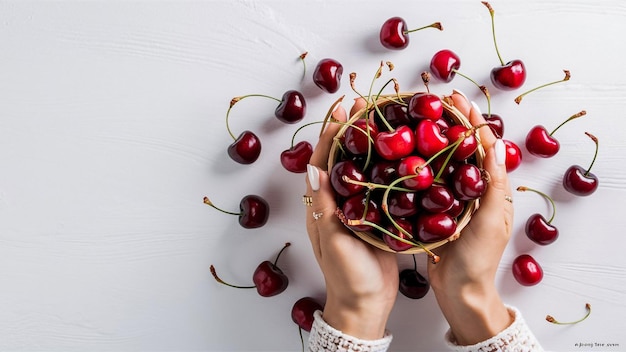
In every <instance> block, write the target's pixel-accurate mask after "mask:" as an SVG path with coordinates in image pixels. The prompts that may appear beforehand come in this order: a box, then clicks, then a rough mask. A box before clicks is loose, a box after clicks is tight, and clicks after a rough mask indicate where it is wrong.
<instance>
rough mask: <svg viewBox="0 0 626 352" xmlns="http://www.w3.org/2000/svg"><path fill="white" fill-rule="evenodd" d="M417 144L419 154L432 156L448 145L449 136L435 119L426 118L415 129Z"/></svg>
mask: <svg viewBox="0 0 626 352" xmlns="http://www.w3.org/2000/svg"><path fill="white" fill-rule="evenodd" d="M415 144H416V149H417V152H418V153H419V154H421V155H422V156H424V157H427V158H430V157H431V156H433V155H435V154H437V153H438V152H440V151H441V150H442V149H443V148H445V147H447V146H448V138H447V137H446V136H445V135H444V134H443V133H441V130H440V127H439V125H438V124H437V123H436V122H435V121H433V120H428V119H424V120H421V121H420V122H419V124H418V125H417V128H416V129H415Z"/></svg>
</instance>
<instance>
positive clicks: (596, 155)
mask: <svg viewBox="0 0 626 352" xmlns="http://www.w3.org/2000/svg"><path fill="white" fill-rule="evenodd" d="M585 134H586V135H587V137H589V138H591V140H592V141H593V142H594V143H595V144H596V151H595V153H594V154H593V160H592V161H591V165H589V168H588V169H587V171H585V177H587V176H588V175H589V172H590V171H591V168H592V167H593V164H594V163H595V162H596V158H597V157H598V148H599V145H598V138H597V137H596V136H594V135H592V134H591V133H589V132H585Z"/></svg>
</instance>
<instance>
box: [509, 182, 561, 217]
mask: <svg viewBox="0 0 626 352" xmlns="http://www.w3.org/2000/svg"><path fill="white" fill-rule="evenodd" d="M517 190H518V191H519V192H526V191H531V192H535V193H537V194H539V195H541V196H543V197H544V198H545V199H547V200H548V201H550V204H552V216H551V217H550V219H549V220H548V224H551V223H552V220H554V217H555V216H556V205H555V204H554V200H553V199H552V197H550V196H549V195H547V194H545V193H543V192H541V191H538V190H536V189H532V188H529V187H526V186H519V187H517Z"/></svg>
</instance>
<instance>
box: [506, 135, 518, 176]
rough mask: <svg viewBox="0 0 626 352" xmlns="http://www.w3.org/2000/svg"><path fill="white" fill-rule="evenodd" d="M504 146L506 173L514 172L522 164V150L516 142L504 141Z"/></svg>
mask: <svg viewBox="0 0 626 352" xmlns="http://www.w3.org/2000/svg"><path fill="white" fill-rule="evenodd" d="M502 141H503V142H504V146H505V148H506V158H505V164H506V171H507V172H512V171H514V170H515V169H517V168H518V167H519V166H520V164H521V163H522V150H521V149H520V147H518V146H517V144H515V143H514V142H512V141H510V140H508V139H503V140H502Z"/></svg>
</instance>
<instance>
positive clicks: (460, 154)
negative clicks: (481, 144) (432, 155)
mask: <svg viewBox="0 0 626 352" xmlns="http://www.w3.org/2000/svg"><path fill="white" fill-rule="evenodd" d="M468 131H470V130H469V128H467V127H465V126H463V125H454V126H450V128H448V130H447V131H446V137H448V140H449V141H450V144H454V143H457V141H458V140H459V139H460V138H463V139H462V140H461V142H460V143H459V146H458V147H457V148H456V150H455V151H454V153H453V154H452V158H453V159H455V160H459V161H462V160H465V159H467V158H469V157H470V156H472V155H474V153H475V152H476V149H478V141H477V140H476V135H475V133H468Z"/></svg>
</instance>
